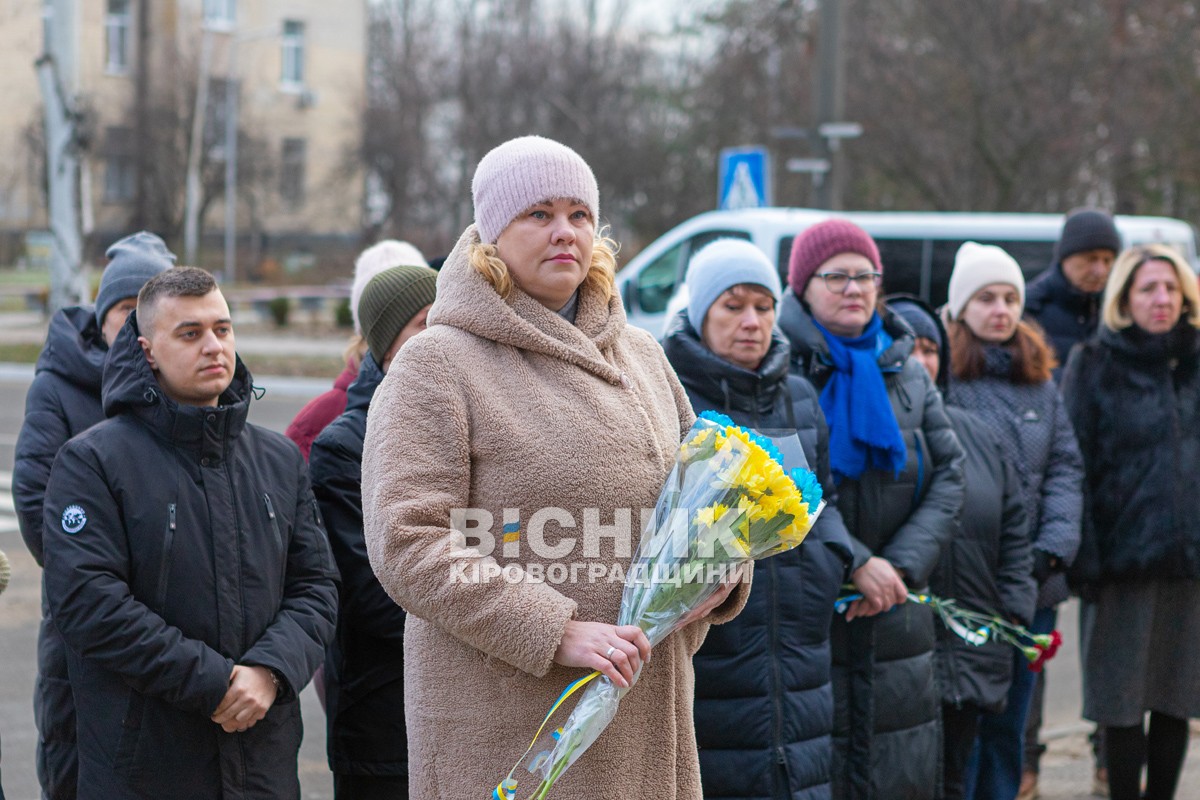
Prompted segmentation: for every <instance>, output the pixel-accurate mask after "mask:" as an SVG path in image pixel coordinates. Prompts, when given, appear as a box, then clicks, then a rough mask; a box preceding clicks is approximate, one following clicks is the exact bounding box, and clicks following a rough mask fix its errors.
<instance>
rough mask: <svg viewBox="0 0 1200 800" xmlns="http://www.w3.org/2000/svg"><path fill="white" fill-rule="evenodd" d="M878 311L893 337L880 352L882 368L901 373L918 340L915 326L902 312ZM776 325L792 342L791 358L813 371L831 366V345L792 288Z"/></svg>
mask: <svg viewBox="0 0 1200 800" xmlns="http://www.w3.org/2000/svg"><path fill="white" fill-rule="evenodd" d="M879 313H880V316H882V317H883V330H884V331H885V332H886V333H887V335H888V336H890V337H892V345H891V347H889V348H888V349H887V350H884V351H883V352H882V353H880V354H879V359H878V363H879V368H880V369H881V370H883V371H884V372H898V371H900V370H901V369H903V368H904V362H905V361H907V360H908V357H909V356H910V355H912V351H913V345H914V344H915V343H916V340H915V337H914V336H913V332H912V328H910V327H909V326H908V323H907V322H905V321H904V320H903V319H901V318H900V316H899V315H897V314H896V313H894V312H892V311H889V310H887V309H886V308H885V309H884V310H883V311H882V312H879ZM776 324H777V325H778V326H779V329H780V330H782V331H783V335H784V336H785V337H787V340H788V341H790V342H791V344H792V357H793V358H794V359H796V360H798V361H800V362H802V363H807V364H808V370H809V372H810V373H812V372H817V371H821V370H823V369H827V368H829V365H830V361H829V345H828V344H827V343H826V342H825V336H824V334H822V333H821V330H820V328H818V327H817V325H816V323H815V322H814V321H813V318H812V315H811V314H810V313H809V311H808V308H807V307H806V306H805V305H804V302H803V301H802V300H801V299H800V298H799V297H797V296H796V293H795V292H793V291H792V290H791V288H788V289H787V290H786V291H785V292H784V293H783V300H782V301H780V303H779V317H778V318H777V320H776ZM814 356H815V357H814Z"/></svg>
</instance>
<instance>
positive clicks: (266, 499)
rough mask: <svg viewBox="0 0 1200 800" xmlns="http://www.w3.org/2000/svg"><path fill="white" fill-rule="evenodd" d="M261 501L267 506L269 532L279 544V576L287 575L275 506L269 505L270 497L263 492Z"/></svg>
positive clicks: (284, 550)
mask: <svg viewBox="0 0 1200 800" xmlns="http://www.w3.org/2000/svg"><path fill="white" fill-rule="evenodd" d="M263 501H264V502H265V503H266V506H267V518H268V519H269V520H271V530H273V531H274V532H275V541H277V542H279V560H280V561H279V566H280V568H281V569H282V572H280V576H281V578H282V576H283V575H286V574H287V546H286V545H285V544H284V542H283V534H282V533H281V532H280V530H279V520H277V519H276V518H275V506H274V504H272V503H271V495H269V494H267V493H266V492H263Z"/></svg>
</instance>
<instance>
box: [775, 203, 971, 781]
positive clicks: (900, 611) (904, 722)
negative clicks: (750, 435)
mask: <svg viewBox="0 0 1200 800" xmlns="http://www.w3.org/2000/svg"><path fill="white" fill-rule="evenodd" d="M882 275H883V268H882V266H881V264H880V261H879V249H878V248H877V247H876V245H875V242H874V240H872V239H871V237H870V235H869V234H867V232H866V231H864V230H862V229H861V228H859V227H858V226H857V225H855V224H853V223H852V222H849V221H846V220H841V219H831V220H827V221H826V222H823V223H821V224H819V225H814V226H813V227H811V228H809V229H807V230H805V231H804V232H802V233H801V234H800V235H799V236H797V237H796V240H795V242H794V243H793V246H792V254H791V260H790V264H789V271H788V283H789V284H790V288H789V289H788V291H787V292H785V293H784V296H783V300H782V301H781V303H780V311H779V320H778V325H779V327H780V328H781V329H782V330H783V332H784V333H785V334H786V335H787V337H788V339H789V340H790V341H791V346H792V370H793V371H795V372H797V373H798V374H800V375H801V376H803V377H805V378H807V379H808V380H809V381H810V382H811V383H812V384H813V385H814V386H815V387H816V388H817V390H818V391H819V392H820V404H821V409H822V410H823V411H824V412H825V417H826V419H827V421H828V423H829V458H830V467H831V470H832V472H833V476H834V480H835V481H836V482H837V484H838V508H839V510H840V511H841V512H842V516H843V518H844V519H845V522H846V527H847V528H848V529H849V531H850V534H851V545H852V549H853V552H854V559H853V563H852V565H851V569H852V573H851V580H852V581H853V583H854V585H855V587H856V591H857V593H858V594H861V595H862V597H861V599H859V600H856V601H855V602H854V603H853V604H851V605H850V607H849V608H848V610H847V612H846V614H845V616H844V617H842V616H841V615H838V616H836V617H835V618H834V622H833V630H832V640H833V670H834V682H833V683H834V702H835V714H834V764H833V770H834V771H833V779H834V793H833V794H834V796H835V797H838V798H840V799H841V800H858V799H859V798H868V797H870V798H883V797H886V798H898V799H901V800H926V799H927V798H929V799H931V798H934V797H937V796H939V794H940V793H939V769H938V765H939V763H940V757H941V735H940V730H939V727H940V723H939V714H938V711H939V708H940V704H941V699H940V696H939V694H938V691H937V687H936V685H935V683H934V665H933V651H934V645H935V628H934V621H933V615H932V613H931V612H930V610H929V609H928V607H926V606H922V605H918V604H916V603H906V602H905V600H906V599H907V597H908V592H909V591H910V590H918V589H921V588H923V587H924V586H925V585H926V583H927V581H928V579H929V575H930V573H931V572H932V571H933V568H934V566H935V565H936V564H937V562H938V557H939V555H940V554H941V549H942V546H943V544H944V543H945V542H947V541H948V540H949V538H950V535H951V532H952V531H953V528H954V522H955V517H956V516H957V514H958V512H959V508H960V506H961V505H962V499H963V476H962V464H963V453H962V450H961V448H960V447H959V444H958V439H957V438H956V437H955V435H954V432H953V430H952V429H951V427H950V421H949V419H948V418H947V417H946V412H945V409H943V407H942V398H941V395H940V394H939V393H938V391H937V389H936V388H935V387H934V385H933V382H932V381H931V380H930V378H929V373H927V372H926V371H925V368H924V367H922V366H921V365H920V363H918V362H917V361H916V360H915V359H913V358H911V353H912V350H913V341H914V337H913V332H912V330H911V329H910V328H909V327H908V325H907V324H905V323H904V322H903V321H902V320H901V319H900V318H899V317H897V316H895V315H894V314H892V313H890V312H889V311H887V309H886V308H882V307H881V306H879V305H878V298H879V287H880V283H881V279H882Z"/></svg>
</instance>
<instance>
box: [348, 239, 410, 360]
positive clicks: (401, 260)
mask: <svg viewBox="0 0 1200 800" xmlns="http://www.w3.org/2000/svg"><path fill="white" fill-rule="evenodd" d="M428 266H429V264H428V263H427V262H426V261H425V256H423V255H421V251H420V250H418V249H417V248H415V247H413V246H412V245H411V244H409V243H408V242H398V241H396V240H395V239H385V240H384V241H382V242H380V243H379V244H374V245H371V246H370V247H368V248H367V249H366V250H363V251H362V254H361V255H360V256H359V257H358V260H357V261H355V262H354V284H353V285H352V286H351V287H350V314H351V316H353V317H354V332H355V333H357V334H358V335H359V336H362V323H361V322H359V319H358V304H359V302H360V301H361V300H362V293H363V289H365V288H367V284H368V283H370V282H371V278H374V277H375V276H376V275H378V274H379V273H381V272H383V271H384V270H385V269H391V268H392V267H428Z"/></svg>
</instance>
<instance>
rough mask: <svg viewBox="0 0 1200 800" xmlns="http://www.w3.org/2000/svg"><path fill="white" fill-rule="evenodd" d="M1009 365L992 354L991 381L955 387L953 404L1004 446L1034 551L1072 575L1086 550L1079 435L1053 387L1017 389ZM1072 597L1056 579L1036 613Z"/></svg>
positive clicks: (1045, 586)
mask: <svg viewBox="0 0 1200 800" xmlns="http://www.w3.org/2000/svg"><path fill="white" fill-rule="evenodd" d="M1010 359H1011V356H1008V351H1007V350H1005V349H1003V348H1000V347H988V348H987V355H986V365H987V366H986V369H987V371H988V373H989V374H987V375H984V376H983V377H982V378H978V379H976V380H972V381H957V380H955V381H951V382H950V396H949V402H950V404H951V405H956V406H960V407H962V408H965V409H967V410H968V411H970V412H971V413H972V414H974V415H975V416H976V417H978V418H979V419H980V421H982V422H983V423H984V424H985V425H987V426H988V428H989V429H991V430H992V432H993V433H995V434H996V436H997V437H998V438H999V439H1000V443H1001V444H1002V445H1003V446H1004V456H1005V458H1007V459H1008V460H1009V461H1010V462H1011V463H1012V464H1013V466H1015V467H1016V468H1017V474H1018V476H1019V477H1020V479H1021V490H1022V495H1023V496H1024V501H1025V516H1026V519H1027V520H1028V523H1027V524H1028V526H1029V538H1030V542H1031V544H1032V546H1033V549H1034V550H1035V551H1037V550H1042V551H1045V552H1046V553H1049V554H1051V555H1054V556H1057V557H1058V559H1059V561H1060V562H1061V563H1062V564H1063V566H1064V569H1065V567H1066V565H1069V564H1070V563H1071V562H1072V561H1074V560H1075V554H1076V553H1077V552H1078V551H1079V536H1080V523H1081V519H1082V514H1083V496H1082V494H1081V491H1082V487H1083V461H1082V459H1081V457H1080V455H1079V446H1078V444H1076V442H1075V430H1074V427H1073V426H1072V425H1071V420H1070V419H1069V418H1068V416H1067V409H1066V407H1065V406H1064V405H1063V400H1062V396H1061V395H1060V394H1059V392H1058V387H1057V386H1056V385H1055V384H1054V382H1053V381H1045V382H1043V383H1037V384H1024V385H1019V384H1016V383H1014V382H1013V381H1012V380H1011V379H1010V378H1009V377H1008V375H1009V371H1010V369H1011V360H1010ZM1067 596H1068V591H1067V579H1066V576H1065V575H1064V574H1063V572H1062V571H1057V572H1052V573H1050V575H1049V577H1047V578H1046V579H1045V581H1044V582H1043V583H1042V584H1041V587H1040V588H1039V590H1038V605H1037V607H1038V608H1053V607H1054V606H1056V605H1058V604H1059V603H1061V602H1062V601H1064V600H1066V599H1067Z"/></svg>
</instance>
